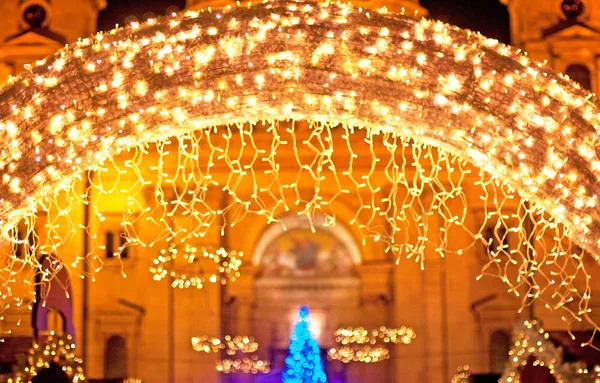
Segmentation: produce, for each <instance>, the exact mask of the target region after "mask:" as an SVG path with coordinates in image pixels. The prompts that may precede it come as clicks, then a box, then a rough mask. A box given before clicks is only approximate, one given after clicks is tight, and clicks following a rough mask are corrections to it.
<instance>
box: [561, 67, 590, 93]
mask: <svg viewBox="0 0 600 383" xmlns="http://www.w3.org/2000/svg"><path fill="white" fill-rule="evenodd" d="M565 73H566V74H567V75H568V76H569V77H570V78H571V80H573V81H576V82H578V83H579V84H580V85H581V86H582V87H584V88H585V89H587V90H589V91H590V92H591V91H592V75H591V73H590V70H589V69H588V67H587V66H585V65H583V64H573V65H569V66H568V67H567V70H566V71H565Z"/></svg>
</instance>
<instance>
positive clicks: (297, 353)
mask: <svg viewBox="0 0 600 383" xmlns="http://www.w3.org/2000/svg"><path fill="white" fill-rule="evenodd" d="M288 350H289V351H288V356H287V357H286V358H285V368H284V369H283V375H282V382H283V383H327V377H326V376H325V370H324V368H323V360H322V359H321V351H320V350H319V345H318V344H317V341H316V340H315V337H314V336H313V334H312V333H311V332H310V314H309V312H308V307H306V306H302V307H300V311H299V312H298V317H297V318H296V325H295V326H294V330H293V331H292V336H291V338H290V346H289V349H288Z"/></svg>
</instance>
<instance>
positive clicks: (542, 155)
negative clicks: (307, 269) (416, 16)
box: [0, 0, 600, 326]
mask: <svg viewBox="0 0 600 383" xmlns="http://www.w3.org/2000/svg"><path fill="white" fill-rule="evenodd" d="M590 98H591V96H590V95H589V94H588V93H586V92H584V91H582V90H581V89H580V87H579V86H578V85H577V84H575V83H573V82H571V81H569V80H568V79H566V78H563V77H562V76H557V75H554V74H552V72H551V71H550V70H548V69H546V68H545V67H544V66H543V65H541V64H538V63H534V62H531V60H529V59H528V58H527V57H526V56H525V55H523V54H522V53H521V52H519V51H514V50H513V49H511V48H509V47H506V46H504V45H502V44H500V43H498V42H497V41H495V40H491V39H486V38H484V37H482V36H480V35H478V34H476V33H472V32H468V31H463V30H460V29H458V28H456V27H452V26H448V25H446V24H443V23H441V22H435V21H431V20H421V21H415V20H413V19H410V18H407V17H403V16H400V15H388V14H386V13H385V12H383V11H382V12H381V13H377V12H371V11H367V10H363V9H356V8H353V7H352V6H351V5H347V4H340V3H325V4H321V5H317V4H316V3H314V2H311V1H285V0H277V1H270V2H265V3H262V4H257V5H249V6H248V7H227V8H226V9H224V10H219V11H215V12H203V13H198V12H188V13H186V14H184V15H176V16H174V17H172V18H167V19H159V20H150V21H148V22H147V23H145V24H142V25H139V24H133V25H132V26H130V27H128V28H124V29H117V30H114V31H111V32H109V33H106V34H98V35H96V36H95V37H91V38H87V39H83V40H81V41H79V42H77V43H76V44H74V45H73V46H70V47H68V48H66V49H64V50H62V51H60V52H59V53H57V54H56V55H55V56H53V57H51V58H49V59H46V60H44V61H42V62H41V63H39V65H37V66H35V67H32V68H31V70H30V71H29V72H27V73H24V74H23V75H21V76H19V77H17V78H14V79H12V80H11V82H10V83H9V84H8V85H6V86H5V87H4V88H3V89H2V90H1V91H0V138H1V139H2V142H4V143H5V144H4V146H3V147H2V148H1V149H0V172H1V182H0V195H1V196H2V198H1V199H0V225H1V226H0V228H1V235H2V240H3V241H4V243H8V244H9V245H10V244H16V245H18V244H20V243H21V241H22V237H20V233H23V232H24V233H31V232H32V230H33V229H34V228H35V229H36V230H38V229H39V221H45V222H44V223H43V231H44V232H45V234H43V238H40V243H42V244H41V245H40V246H30V247H29V250H26V251H25V256H24V257H16V256H14V252H13V251H12V249H9V250H7V252H6V253H5V255H4V256H3V257H2V258H1V259H0V260H1V262H2V270H1V272H0V280H1V281H2V284H1V285H0V290H1V291H0V292H1V296H2V300H1V301H0V306H1V309H4V310H6V309H8V308H10V307H11V306H12V307H14V306H17V307H19V306H22V305H24V304H25V305H28V306H30V302H31V301H32V298H31V289H32V284H33V282H32V278H31V276H32V275H33V274H35V273H42V274H43V278H42V279H43V280H45V281H47V280H50V279H52V276H53V275H54V272H53V271H52V270H41V267H40V265H39V262H38V261H37V255H36V254H37V253H38V252H39V250H41V251H43V252H45V253H56V254H59V253H60V256H61V258H62V259H65V260H66V259H69V257H68V256H66V254H67V253H69V250H68V243H69V240H71V239H72V238H73V237H74V236H75V235H76V234H77V233H78V230H82V229H83V230H87V231H88V233H89V235H90V236H91V237H92V238H93V239H94V241H93V242H94V245H95V246H93V248H92V249H91V250H90V252H89V253H88V254H76V255H75V261H74V262H73V264H72V265H71V267H72V268H73V269H78V268H79V267H80V265H81V263H82V262H86V263H88V264H89V265H90V266H91V267H90V269H91V272H90V275H81V276H82V277H86V276H87V277H92V278H93V274H94V273H95V272H96V271H99V270H100V269H101V267H102V263H103V261H102V259H101V257H100V256H99V254H100V252H99V251H98V249H101V248H102V246H103V245H102V242H101V241H100V239H99V238H98V236H97V229H98V227H99V226H100V223H101V222H102V221H103V217H104V216H103V212H102V211H100V208H99V207H98V204H99V201H100V200H101V199H102V198H107V196H115V195H116V196H118V197H120V198H121V199H122V201H124V215H123V220H122V222H121V226H122V228H123V231H124V233H123V237H124V238H126V243H124V244H122V245H121V246H119V249H118V250H119V252H122V251H123V249H124V248H126V247H130V246H133V245H138V246H142V247H148V248H150V247H153V246H154V245H155V244H157V243H159V242H160V241H164V240H167V241H185V240H186V239H190V238H196V237H199V236H202V235H205V233H206V232H207V231H208V229H209V228H210V227H211V225H213V223H214V220H215V218H216V217H217V216H219V215H223V214H224V213H227V215H228V216H230V218H228V219H229V221H228V222H226V225H230V226H235V225H236V224H238V223H239V222H241V221H242V220H243V218H244V217H246V216H247V215H248V214H249V213H253V214H258V215H260V216H263V217H265V218H266V220H267V222H269V223H272V222H278V221H279V218H280V217H281V216H282V215H283V214H286V213H295V214H301V215H305V216H307V217H308V218H309V219H310V217H311V216H312V215H313V214H315V213H316V212H324V213H325V214H326V216H327V217H328V220H327V222H328V224H335V222H336V219H335V218H336V216H335V210H336V206H341V205H346V206H351V207H352V206H353V208H354V209H356V210H355V211H356V214H355V216H354V219H351V220H350V223H352V224H356V225H357V226H358V228H359V230H360V231H361V233H363V235H362V237H363V240H364V241H366V240H367V239H368V238H371V239H373V240H380V239H381V240H384V241H385V243H386V245H387V249H388V250H389V251H391V252H392V253H393V254H394V255H395V256H397V257H398V259H400V258H401V257H406V258H412V259H414V260H415V261H417V262H419V264H420V265H421V267H424V266H425V263H426V262H425V257H424V255H425V254H426V253H428V250H427V249H428V247H431V248H432V249H433V252H434V253H437V254H439V255H440V256H445V255H446V254H452V253H458V254H461V253H464V252H465V251H467V250H469V249H473V248H475V247H476V246H475V245H477V244H480V243H484V244H485V245H486V246H487V247H488V250H490V251H489V263H488V265H487V266H486V267H485V268H484V270H483V274H492V275H496V276H499V277H500V278H502V280H503V281H504V282H506V283H507V284H508V286H509V291H511V292H513V293H514V294H516V295H518V296H521V297H522V299H523V305H524V306H526V305H528V304H531V302H532V301H533V300H534V299H537V300H541V301H542V302H544V304H545V305H546V306H547V307H549V308H551V309H557V308H564V309H566V310H567V314H566V315H565V317H564V319H565V320H566V321H567V322H573V321H581V320H584V319H585V320H587V321H589V322H590V323H593V324H594V322H593V321H592V320H591V318H590V317H589V312H590V308H589V303H588V302H589V299H590V297H591V295H590V288H589V281H588V279H589V275H588V274H587V273H586V271H585V266H584V262H583V260H584V255H583V252H582V251H581V249H577V248H575V247H574V246H573V245H572V244H571V242H570V241H569V240H568V238H571V239H573V240H574V241H575V242H576V243H578V244H579V245H580V246H581V247H582V248H584V249H586V250H587V251H588V252H589V253H591V254H592V255H593V256H595V257H598V256H599V255H600V253H599V251H598V248H599V246H598V245H599V244H600V217H599V214H600V213H599V212H598V210H597V201H596V199H597V197H596V196H597V194H598V193H597V190H598V187H599V183H598V176H599V174H600V160H599V158H598V157H599V156H598V154H599V153H598V149H597V148H598V147H600V146H599V145H598V140H599V138H598V136H599V134H598V129H597V127H598V126H600V114H599V113H598V108H597V107H596V105H595V104H593V103H592V102H591V101H590ZM279 120H295V121H298V122H296V123H291V124H290V123H279V122H278V121H279ZM259 121H262V122H263V123H262V124H253V123H256V122H259ZM302 121H310V122H309V123H308V124H306V123H304V124H300V122H302ZM281 124H283V125H281ZM298 126H300V128H298ZM364 127H366V128H364ZM336 134H337V135H338V136H336ZM259 138H260V139H261V141H260V142H259V140H258V139H259ZM340 138H341V141H340ZM336 140H337V141H336ZM284 146H285V147H284ZM290 146H291V148H290ZM381 146H383V149H382V148H381ZM436 148H439V149H436ZM359 149H360V151H359ZM282 151H283V152H284V153H283V154H282ZM289 152H292V158H293V159H295V161H291V162H290V161H289V159H288V158H286V157H285V154H289ZM148 158H151V159H153V160H154V162H153V165H152V166H150V167H148V166H146V164H147V163H148V162H152V161H148ZM369 161H370V162H369ZM469 164H473V165H475V167H476V168H478V169H480V170H475V169H473V167H472V166H471V165H469ZM173 165H174V166H173ZM217 169H219V171H217ZM89 170H91V171H93V172H94V173H93V174H95V176H94V177H93V178H92V179H91V182H92V186H91V188H90V189H89V190H83V191H82V190H81V187H80V186H79V184H80V183H81V181H82V179H83V177H84V175H83V174H84V172H85V171H89ZM88 174H89V173H88ZM108 174H110V175H111V176H107V175H108ZM294 174H295V175H294ZM224 175H226V176H224ZM111 177H112V179H111ZM472 182H474V183H475V185H476V186H478V188H480V193H481V194H479V195H477V193H475V195H472V192H471V191H469V190H466V189H467V187H466V186H467V185H470V184H471V183H472ZM330 185H336V186H337V188H333V189H334V190H335V191H334V192H333V193H331V192H330V190H329V187H330ZM213 190H221V191H223V192H225V193H227V195H228V196H229V199H230V201H231V204H230V205H229V206H228V207H226V208H225V210H223V209H222V208H220V207H216V205H214V204H213V203H211V202H210V198H208V195H209V194H211V191H213ZM92 191H93V193H90V192H92ZM515 191H516V192H518V194H519V195H521V196H522V197H525V199H519V198H516V192H515ZM143 196H145V197H143ZM349 199H350V200H352V201H349ZM81 203H89V204H91V205H92V209H93V210H94V214H93V215H92V216H93V222H92V223H90V225H89V226H88V227H82V225H81V224H79V223H77V224H76V223H75V222H74V221H73V220H72V217H71V213H72V212H74V211H76V208H78V207H79V206H80V204H81ZM357 203H358V205H359V206H356V204H357ZM336 204H337V205H336ZM477 208H481V209H483V211H484V213H485V214H484V217H483V219H482V220H481V222H479V223H473V222H471V221H472V217H471V214H469V213H470V212H471V211H472V210H473V209H477ZM434 216H439V217H441V219H440V220H439V221H440V223H439V224H436V223H433V222H434V221H438V220H437V219H433V218H432V217H434ZM42 217H43V218H44V219H41V218H42ZM526 220H533V221H534V222H533V230H532V231H528V230H527V228H526V225H525V222H526ZM490 223H492V224H493V225H494V231H493V233H491V234H490V233H489V232H486V230H485V228H487V227H488V226H489V224H490ZM36 224H38V225H37V226H36ZM141 225H144V230H141V227H140V226H141ZM438 225H439V227H438V228H437V229H434V227H435V226H438ZM19 226H20V227H21V230H17V229H16V228H19ZM458 229H461V230H462V229H464V231H466V232H467V234H468V235H469V236H470V237H471V238H472V240H471V243H470V244H464V246H459V245H457V244H454V243H453V241H450V240H449V239H450V238H451V234H452V233H454V232H455V231H456V230H458ZM221 230H223V228H221ZM435 231H438V233H439V235H438V236H436V235H435V234H434V232H435ZM148 232H149V233H152V234H153V236H152V235H150V234H146V233H148ZM503 233H504V234H503ZM499 236H501V237H502V238H500V237H499ZM146 237H148V238H146ZM493 238H496V239H497V240H498V242H499V243H500V245H499V246H497V247H495V248H494V246H493V245H494V241H493V240H492V239H493ZM531 238H534V239H535V240H536V241H535V242H536V244H535V247H531V246H530V245H529V243H530V241H529V240H530V239H531ZM503 239H508V241H503ZM505 242H512V243H513V245H512V246H511V245H510V244H509V243H505ZM490 243H491V245H492V246H490ZM477 246H479V245H477ZM528 246H529V247H530V248H529V250H527V248H528ZM8 247H11V248H12V247H13V246H8ZM36 247H39V249H36ZM69 262H70V261H69ZM57 267H58V265H57ZM61 267H62V266H61ZM27 275H29V277H28V276H27ZM20 285H25V287H24V289H25V290H26V291H29V292H30V293H29V296H28V298H23V297H22V296H19V294H13V292H14V291H16V290H19V289H21V288H22V286H20ZM17 286H20V287H17ZM11 300H12V301H13V302H11ZM14 302H16V303H14ZM571 302H576V304H577V305H578V306H577V307H574V306H573V305H570V304H571ZM567 305H569V306H567ZM594 326H595V324H594Z"/></svg>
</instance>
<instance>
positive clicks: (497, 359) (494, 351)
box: [490, 330, 510, 375]
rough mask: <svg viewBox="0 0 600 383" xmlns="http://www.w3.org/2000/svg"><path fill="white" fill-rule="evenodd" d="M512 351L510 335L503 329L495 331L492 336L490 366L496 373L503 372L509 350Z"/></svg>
mask: <svg viewBox="0 0 600 383" xmlns="http://www.w3.org/2000/svg"><path fill="white" fill-rule="evenodd" d="M509 351H510V335H509V334H508V333H507V332H506V331H503V330H499V331H495V332H494V333H493V334H492V336H491V337H490V367H491V371H492V373H494V374H498V375H500V374H502V371H504V367H505V365H506V361H507V360H508V352H509Z"/></svg>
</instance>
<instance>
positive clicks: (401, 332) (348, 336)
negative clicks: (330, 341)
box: [334, 326, 417, 345]
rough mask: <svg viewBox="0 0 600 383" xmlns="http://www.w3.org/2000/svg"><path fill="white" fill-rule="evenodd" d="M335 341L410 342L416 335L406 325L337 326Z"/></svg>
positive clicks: (364, 342) (346, 342) (359, 342)
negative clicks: (376, 326)
mask: <svg viewBox="0 0 600 383" xmlns="http://www.w3.org/2000/svg"><path fill="white" fill-rule="evenodd" d="M334 335H335V341H336V342H337V343H341V344H342V345H347V344H353V343H356V344H375V343H376V342H377V340H382V341H383V342H385V343H394V344H398V343H404V344H410V343H411V342H412V340H413V339H415V338H416V337H417V334H416V333H415V331H414V330H413V329H412V328H410V327H406V326H402V327H400V328H389V327H386V326H381V327H380V328H378V329H374V330H367V329H365V328H363V327H356V328H354V327H346V328H339V329H337V330H336V331H335V333H334Z"/></svg>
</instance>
